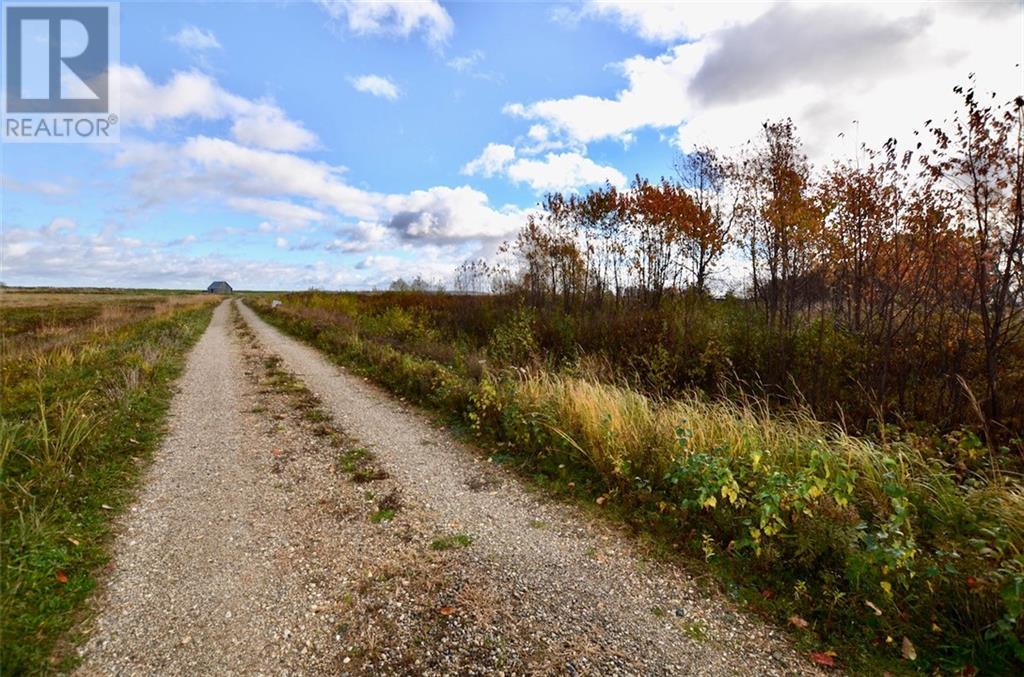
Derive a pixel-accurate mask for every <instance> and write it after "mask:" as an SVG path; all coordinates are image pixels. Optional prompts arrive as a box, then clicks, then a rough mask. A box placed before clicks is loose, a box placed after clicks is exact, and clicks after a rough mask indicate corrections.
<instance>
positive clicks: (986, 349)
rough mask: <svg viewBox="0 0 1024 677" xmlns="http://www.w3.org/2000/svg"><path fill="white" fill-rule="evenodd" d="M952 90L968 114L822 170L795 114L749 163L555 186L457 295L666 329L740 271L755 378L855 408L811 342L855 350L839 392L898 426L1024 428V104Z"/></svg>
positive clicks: (471, 268) (701, 160) (469, 271)
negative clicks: (491, 296) (903, 421)
mask: <svg viewBox="0 0 1024 677" xmlns="http://www.w3.org/2000/svg"><path fill="white" fill-rule="evenodd" d="M954 91H955V92H956V93H957V94H958V95H959V97H960V100H961V103H962V107H961V108H960V110H959V111H958V113H957V114H956V115H955V117H953V118H952V119H951V120H950V121H948V122H947V123H941V124H939V123H935V122H934V121H932V120H929V121H927V122H926V123H925V124H924V125H923V127H922V129H921V130H919V131H916V132H914V135H915V136H914V139H913V140H912V141H911V144H910V147H908V148H906V149H905V150H904V149H903V146H901V145H900V144H899V142H898V141H897V139H895V138H891V139H889V140H888V141H887V142H886V143H885V144H883V145H882V147H881V148H875V149H872V148H867V147H864V146H862V147H861V149H860V153H859V155H858V158H857V159H849V160H841V161H836V162H833V163H832V164H831V165H829V166H827V167H824V168H822V169H820V170H815V169H814V168H813V167H812V166H811V164H810V162H809V161H808V158H807V156H806V155H805V154H804V152H803V145H802V142H801V140H800V138H799V136H798V134H797V130H796V128H795V126H794V124H793V123H792V121H791V120H780V121H774V122H766V123H764V124H763V125H762V127H761V129H760V132H759V134H758V136H757V138H756V139H755V140H752V141H751V142H748V144H746V145H745V146H744V147H743V148H742V149H740V150H739V151H738V152H736V153H734V154H733V155H731V156H725V155H724V154H722V153H720V152H718V151H716V150H715V149H712V148H700V149H697V150H695V151H694V152H691V153H689V154H686V155H685V156H682V157H681V158H680V159H679V160H677V162H676V166H675V173H674V176H672V177H667V178H661V179H660V180H657V181H652V180H648V179H646V178H643V177H641V176H639V175H638V176H636V177H634V178H633V180H632V181H631V183H630V185H629V186H628V187H626V188H624V189H618V188H616V187H614V186H611V185H605V186H603V187H600V188H597V189H594V190H590V191H588V192H584V193H580V194H564V193H553V194H549V195H547V196H546V197H545V199H544V201H543V203H542V204H541V209H540V210H539V211H538V212H537V213H536V214H534V215H532V216H530V217H529V219H528V221H527V223H526V224H525V226H524V227H523V228H522V230H521V231H520V232H519V233H518V236H517V237H516V238H515V239H514V240H513V241H511V242H508V243H506V244H505V245H504V247H503V248H502V252H503V253H504V254H505V255H506V256H504V257H503V258H501V259H499V262H498V263H487V262H485V261H483V260H480V261H470V262H467V263H466V264H464V265H463V266H462V267H461V268H460V269H459V271H458V274H457V276H456V288H457V289H461V290H472V291H480V290H482V289H483V288H484V287H485V286H490V287H491V288H492V289H493V290H494V291H497V292H500V293H502V294H507V295H513V296H516V297H518V298H520V299H521V300H522V301H523V302H524V303H526V304H529V305H530V306H532V307H534V308H536V309H539V310H546V311H547V312H553V311H554V310H556V309H557V312H559V313H561V314H564V315H565V316H567V317H575V318H584V317H587V316H590V317H593V316H594V315H595V314H597V315H607V316H615V315H623V314H625V315H629V314H632V315H633V316H634V317H636V318H644V321H649V322H653V323H654V324H652V326H653V327H655V329H656V331H655V332H654V333H658V332H659V331H661V332H662V333H664V331H663V329H657V328H658V326H659V325H658V322H661V326H662V328H663V327H664V325H665V324H666V322H667V321H668V320H667V315H668V314H676V315H678V314H680V313H682V314H683V315H684V316H685V317H686V318H691V319H692V318H696V317H698V315H699V313H698V312H697V311H694V310H693V308H695V307H700V308H701V309H702V311H701V312H704V313H713V311H712V310H709V308H710V307H711V306H712V305H713V304H714V303H715V302H716V301H715V300H714V299H712V298H711V291H712V290H713V289H714V288H715V281H716V280H720V279H721V278H722V277H723V276H725V273H726V271H725V270H724V269H725V268H727V267H728V268H729V269H730V270H731V271H732V272H731V274H732V275H733V276H735V274H736V272H737V271H742V273H743V275H742V276H743V278H744V280H745V283H744V287H743V288H742V290H741V292H740V300H741V301H742V302H743V304H744V308H745V309H746V310H745V313H746V315H745V316H744V322H746V323H747V324H748V325H749V328H750V329H751V330H752V331H756V333H757V335H758V337H759V340H760V343H759V345H758V350H759V351H761V359H759V360H758V361H756V362H755V363H753V364H752V367H751V368H752V370H753V371H754V372H756V373H747V374H740V376H741V377H743V378H751V377H756V378H757V379H759V380H760V381H762V382H764V383H767V384H769V385H774V386H777V387H779V388H781V389H782V390H786V391H787V392H788V393H789V394H790V395H793V394H794V392H795V391H799V392H800V393H801V396H808V394H810V396H811V397H812V398H813V399H814V400H815V402H816V403H817V404H826V405H828V404H832V405H836V406H840V405H837V404H836V403H837V402H839V399H837V398H832V397H831V395H834V390H835V384H836V378H835V374H826V372H825V371H824V370H825V369H826V368H827V367H828V366H829V365H825V364H821V363H820V360H819V364H818V365H816V367H815V369H816V370H817V373H818V376H815V375H814V373H811V372H814V371H815V370H814V369H808V368H807V353H808V352H813V351H817V355H818V357H819V358H820V359H821V360H827V359H828V358H829V356H832V355H836V354H837V351H838V354H840V358H839V360H838V361H839V362H840V363H841V364H835V365H832V366H834V367H835V368H837V369H842V370H844V374H843V375H842V378H841V379H840V380H841V381H842V383H841V384H839V385H840V386H841V387H844V388H848V389H849V388H855V389H857V390H858V391H859V392H860V393H861V397H862V399H863V400H864V401H865V402H869V403H870V404H871V406H872V407H873V408H874V411H873V414H875V415H876V417H877V418H878V419H880V420H882V421H884V420H886V419H888V418H891V417H892V416H902V415H908V414H909V415H917V416H923V417H924V418H927V419H930V420H933V421H936V422H942V423H946V424H949V423H963V422H964V421H965V420H967V419H970V418H971V417H974V418H975V420H976V421H980V422H981V423H982V425H983V427H984V432H985V434H986V435H987V437H988V438H989V440H994V439H998V438H1007V437H1020V436H1021V432H1022V431H1021V427H1020V426H1021V424H1022V422H1024V420H1022V418H1024V417H1022V414H1021V413H1020V412H1019V411H1018V409H1019V408H1020V407H1021V406H1024V401H1022V400H1021V398H1020V396H1019V392H1020V390H1021V389H1022V388H1024V374H1022V372H1024V347H1022V332H1024V320H1022V318H1024V209H1022V204H1024V98H1022V97H1020V96H1018V97H1016V98H1014V99H1012V100H1010V101H1006V102H1000V101H998V100H997V98H996V96H995V95H994V94H990V95H985V96H984V97H983V96H982V95H979V94H978V93H976V92H975V90H974V88H973V84H972V83H969V85H968V86H967V87H957V88H955V90H954ZM681 309H682V310H681ZM652 318H653V319H652ZM673 321H674V322H678V320H673ZM687 321H689V320H687ZM693 321H695V322H696V321H699V319H695V320H693ZM684 324H685V322H684ZM680 331H682V332H683V333H686V332H687V331H688V330H687V327H686V326H683V327H682V328H681V329H680ZM691 333H692V332H691ZM718 340H720V341H725V342H726V343H728V338H727V337H724V335H719V336H718ZM816 342H817V345H816ZM705 347H706V346H705ZM728 347H729V346H726V351H725V352H726V353H728ZM734 347H735V346H734ZM739 357H740V358H742V356H739ZM733 362H742V359H737V360H733ZM801 365H804V366H803V367H801ZM801 369H802V371H801ZM804 372H807V373H804ZM797 376H799V378H797ZM825 381H828V382H829V383H832V384H833V385H832V386H829V385H828V384H825V383H824V382H825ZM791 386H792V387H791ZM831 413H833V414H834V413H836V412H831ZM839 413H840V414H841V413H842V412H839Z"/></svg>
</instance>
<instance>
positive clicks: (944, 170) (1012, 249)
mask: <svg viewBox="0 0 1024 677" xmlns="http://www.w3.org/2000/svg"><path fill="white" fill-rule="evenodd" d="M954 91H955V92H957V93H958V94H960V95H961V96H962V97H963V103H964V108H963V111H962V112H961V113H959V114H958V115H957V116H956V118H955V119H954V120H953V123H952V129H951V131H949V132H947V131H945V130H944V129H943V128H941V127H940V126H937V125H929V128H928V129H929V131H930V132H931V134H932V136H933V139H934V142H935V149H934V151H933V152H932V153H931V154H930V156H928V157H926V158H925V172H926V178H927V177H930V178H933V179H936V180H940V181H942V182H943V184H944V186H945V190H946V191H947V194H948V195H949V198H950V201H951V203H952V205H953V207H954V209H956V211H957V217H958V219H959V227H960V228H961V229H963V232H964V234H965V236H966V237H967V241H968V242H969V245H970V260H971V263H972V266H971V282H972V286H973V294H972V298H971V303H972V306H973V308H974V309H975V310H976V312H977V313H978V317H979V320H980V324H981V332H982V337H983V349H984V360H985V383H986V402H985V406H986V413H987V415H988V417H989V418H990V419H991V420H998V419H999V418H1000V416H1001V415H1002V406H1001V405H1002V402H1001V397H1000V389H999V379H1000V372H1001V358H1002V356H1003V353H1004V351H1005V350H1006V348H1007V346H1008V345H1010V343H1011V342H1013V341H1016V340H1019V339H1020V337H1021V332H1022V330H1024V326H1022V325H1024V323H1022V315H1024V304H1022V284H1021V283H1022V279H1021V278H1022V275H1024V273H1022V265H1024V264H1022V253H1024V97H1020V96H1018V97H1016V98H1015V99H1014V100H1013V101H1010V102H1007V103H1004V104H992V103H991V101H992V100H994V99H995V94H993V95H992V96H991V99H990V102H988V103H982V102H981V101H980V100H979V98H978V96H977V95H976V93H975V91H974V88H973V86H969V87H968V88H967V89H966V90H965V89H964V88H963V87H957V88H955V90H954Z"/></svg>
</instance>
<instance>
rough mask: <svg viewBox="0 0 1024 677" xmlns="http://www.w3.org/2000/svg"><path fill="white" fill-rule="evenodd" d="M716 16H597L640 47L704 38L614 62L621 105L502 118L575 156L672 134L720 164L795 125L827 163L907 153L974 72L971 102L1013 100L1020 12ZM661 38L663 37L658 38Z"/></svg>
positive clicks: (511, 109) (588, 104)
mask: <svg viewBox="0 0 1024 677" xmlns="http://www.w3.org/2000/svg"><path fill="white" fill-rule="evenodd" d="M721 6H722V7H723V8H726V9H723V10H722V11H723V12H725V13H724V14H722V15H721V16H719V15H717V14H711V15H708V16H709V17H710V18H708V20H707V23H706V24H705V25H701V26H697V25H696V24H695V25H694V26H692V27H691V26H688V25H687V24H685V23H683V24H673V25H675V28H671V30H670V29H669V28H668V26H669V25H670V24H671V22H670V21H669V20H668V18H666V17H665V16H661V14H662V13H673V12H675V11H676V10H674V9H669V8H667V7H662V6H660V5H659V6H653V5H643V6H642V7H645V8H647V9H632V8H633V6H632V5H614V6H613V5H609V6H608V8H607V9H596V10H594V11H598V12H599V13H605V14H608V13H613V14H615V16H617V17H619V18H620V19H621V20H622V21H623V23H624V24H625V25H627V26H631V27H632V28H633V29H634V30H637V31H638V32H640V34H641V35H644V36H647V37H652V38H653V37H657V36H658V35H660V36H661V37H662V38H665V39H668V38H669V37H681V36H694V35H696V36H701V35H703V37H701V38H700V39H698V40H696V41H692V42H687V43H686V44H679V45H676V46H674V47H671V48H669V49H668V50H667V51H666V52H665V53H663V54H662V55H660V56H657V57H646V56H635V57H632V58H630V59H627V60H625V61H624V62H622V63H621V64H620V68H621V71H622V73H623V76H624V79H625V87H624V88H623V89H622V90H621V91H619V92H618V93H617V94H616V95H615V96H612V97H602V96H592V95H587V94H580V95H577V96H573V97H569V98H563V99H548V100H541V101H536V102H532V103H514V104H511V105H508V106H506V108H505V112H506V113H508V114H510V115H513V116H517V117H522V118H525V119H528V120H530V121H532V122H533V123H534V124H543V125H545V126H546V127H548V128H549V130H550V131H551V132H552V133H553V134H556V135H559V136H560V137H561V138H565V139H567V140H568V141H569V142H570V143H575V144H586V143H589V142H595V141H599V140H604V139H618V140H621V141H627V142H628V141H629V140H630V139H631V138H632V137H633V136H634V135H635V134H636V133H637V132H638V131H640V130H643V129H656V130H672V131H673V132H674V134H673V137H674V138H675V140H676V143H677V145H678V146H679V147H680V148H682V149H684V150H685V149H688V148H690V147H692V146H693V145H696V144H710V145H714V146H718V147H720V148H722V149H723V150H727V151H728V150H729V149H731V148H733V147H735V146H737V145H739V144H741V143H743V142H744V141H745V140H746V139H748V138H750V137H751V136H753V135H755V134H756V133H757V131H758V129H759V128H760V123H761V122H763V121H764V120H766V119H777V118H782V117H791V118H793V120H794V122H795V123H796V124H797V127H798V129H799V132H800V134H801V135H802V136H803V137H804V139H805V141H806V142H807V150H808V152H809V154H810V155H811V156H812V158H813V159H815V160H817V161H822V160H825V159H827V158H831V157H835V156H848V155H850V154H852V153H854V152H856V150H857V147H858V143H859V142H866V143H868V144H869V145H874V146H878V145H880V144H881V143H883V142H884V141H885V140H886V139H887V138H889V137H890V136H895V137H896V138H897V139H898V140H901V141H903V144H904V145H903V147H908V146H910V143H909V142H910V140H911V132H912V130H913V129H915V128H916V127H919V126H920V125H921V123H922V122H923V121H924V120H926V119H930V118H937V119H942V118H944V117H946V116H947V115H948V114H950V113H951V112H952V110H953V108H954V107H955V106H956V101H955V99H954V97H953V96H952V95H951V89H952V87H953V85H955V84H959V83H962V82H963V81H964V80H965V79H966V77H967V74H968V73H970V72H976V73H978V81H977V86H976V89H978V90H979V91H988V90H994V91H997V92H999V94H1000V95H1001V96H1002V97H1003V98H1005V99H1008V98H1010V97H1012V96H1014V95H1016V94H1017V93H1019V90H1020V77H1021V75H1020V70H1019V68H1015V67H1014V64H1016V63H1019V61H1020V59H1019V55H1020V54H1021V52H1022V49H1024V44H1022V42H1024V37H1022V34H1021V32H1020V28H1019V26H1020V22H1021V20H1022V19H1024V17H1022V12H1024V7H1022V6H1021V5H1020V4H1019V3H1006V4H1001V5H994V4H986V5H982V4H980V3H975V4H971V3H962V4H955V3H949V4H935V3H890V4H879V3H874V4H869V5H839V4H832V3H822V4H809V3H801V4H780V5H778V6H774V7H773V6H766V5H764V6H758V9H757V10H756V11H755V10H754V9H753V8H752V7H751V8H746V9H744V8H743V7H737V6H736V5H735V4H734V3H723V4H722V5H721ZM637 7H641V6H640V5H637ZM684 7H685V5H684ZM700 14H701V12H700V11H696V10H695V11H694V12H693V16H694V17H697V16H699V15H700ZM679 16H681V17H684V18H685V17H686V16H688V15H687V14H686V13H685V12H684V13H683V14H680V15H679ZM630 17H632V18H630ZM659 17H660V18H659ZM723 17H724V18H723ZM658 26H665V27H666V28H665V29H664V32H663V33H662V34H658V33H657V32H656V31H655V28H656V27H658ZM809 27H813V28H814V29H813V30H809ZM854 120H856V121H858V122H857V123H856V125H854V124H853V123H852V121H854ZM840 132H844V133H845V136H843V137H839V136H838V135H839V133H840Z"/></svg>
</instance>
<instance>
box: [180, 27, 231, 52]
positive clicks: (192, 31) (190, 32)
mask: <svg viewBox="0 0 1024 677" xmlns="http://www.w3.org/2000/svg"><path fill="white" fill-rule="evenodd" d="M170 40H171V42H173V43H174V44H176V45H178V46H179V47H181V48H182V49H186V50H190V51H200V52H201V51H206V50H210V49H220V42H218V41H217V36H216V35H214V34H213V32H211V31H208V30H203V29H202V28H197V27H196V26H192V25H188V26H185V27H184V28H182V29H181V30H180V31H178V32H177V33H175V34H174V35H172V36H171V38H170Z"/></svg>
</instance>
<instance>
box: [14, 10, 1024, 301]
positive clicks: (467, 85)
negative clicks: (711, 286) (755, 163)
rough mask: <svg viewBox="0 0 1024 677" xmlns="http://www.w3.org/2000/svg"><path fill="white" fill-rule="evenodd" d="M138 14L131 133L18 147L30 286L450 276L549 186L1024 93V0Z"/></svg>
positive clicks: (124, 60)
mask: <svg viewBox="0 0 1024 677" xmlns="http://www.w3.org/2000/svg"><path fill="white" fill-rule="evenodd" d="M120 24H121V28H120V56H121V58H120V65H119V66H118V67H116V75H117V80H119V91H120V93H121V111H122V115H121V117H122V122H123V124H122V128H121V140H120V142H119V143H116V144H109V145H108V144H103V145H100V144H96V145H88V144H4V145H3V146H2V152H3V158H2V167H0V172H2V175H3V181H4V184H3V262H2V266H3V270H2V271H0V279H2V280H3V281H4V282H6V283H8V284H26V285H29V284H31V285H89V286H92V285H96V286H153V287H179V288H189V287H197V288H202V287H205V285H206V284H207V283H208V282H209V280H210V279H214V278H217V279H227V280H229V281H231V282H232V283H233V284H235V285H236V287H239V288H259V289H303V288H307V287H310V286H319V287H324V288H330V289H336V288H353V289H356V288H371V287H374V286H378V287H379V286H386V285H387V284H388V282H389V281H390V280H392V279H394V278H396V277H398V276H405V277H411V276H413V275H416V274H422V275H423V276H424V277H427V278H429V279H436V280H439V281H445V280H447V279H448V278H449V277H450V275H451V272H452V270H453V269H454V268H455V266H457V265H458V264H459V263H460V262H461V261H463V260H465V259H467V258H472V257H478V256H484V257H488V256H491V255H493V253H494V252H495V250H496V248H497V246H498V245H499V244H500V243H501V242H502V241H503V240H505V239H507V238H509V237H513V236H514V233H515V230H516V229H517V228H518V227H519V226H520V225H521V224H522V223H523V222H524V221H525V219H526V217H527V215H528V213H529V211H530V210H531V209H533V208H534V207H535V205H536V204H537V202H538V200H539V199H540V198H541V197H542V195H543V194H544V192H546V191H549V190H569V191H572V190H585V189H586V187H587V186H588V185H592V184H594V183H600V182H603V181H605V180H609V181H611V182H613V183H619V184H621V183H623V182H624V181H626V180H627V177H629V176H632V175H633V174H635V173H640V174H643V175H647V176H652V177H656V176H658V175H661V174H668V173H671V171H672V162H673V158H674V157H675V156H676V155H677V154H679V153H681V152H685V151H686V150H688V149H689V148H692V147H693V146H694V145H700V144H711V145H714V146H716V147H719V148H721V149H723V150H724V151H726V152H728V151H730V150H733V149H735V148H737V147H738V146H739V145H741V144H742V143H743V142H744V141H745V140H746V139H747V138H750V137H751V136H753V135H754V134H756V132H757V130H758V128H759V126H760V122H761V121H763V120H765V119H768V118H777V117H781V116H791V117H793V118H794V120H795V121H796V123H797V125H798V128H799V130H800V132H801V134H802V135H803V137H804V139H805V142H806V143H807V150H808V153H809V155H810V156H811V158H812V160H813V161H814V162H815V163H816V164H817V165H819V166H821V165H823V164H825V163H826V162H828V161H829V160H830V159H831V158H835V157H840V156H843V155H844V154H850V153H852V152H855V148H856V143H855V142H853V141H851V139H855V138H856V139H859V140H862V141H866V142H869V143H874V144H878V143H880V142H882V141H884V140H885V139H886V138H888V136H891V135H896V136H897V137H899V135H900V134H903V135H905V136H909V134H910V131H911V129H912V128H913V127H914V126H915V125H920V123H921V121H923V120H924V119H927V118H932V117H943V116H945V115H946V114H948V112H950V110H951V108H952V106H953V104H954V99H953V97H952V95H951V93H950V89H951V87H952V85H954V84H956V83H958V82H962V81H963V80H964V78H965V77H966V75H967V73H969V72H972V71H976V72H978V74H979V85H980V87H981V88H983V89H984V88H989V89H995V90H996V91H998V92H999V93H1000V94H1001V95H1005V98H1010V97H1012V96H1013V95H1016V94H1017V93H1019V92H1020V90H1021V89H1022V87H1021V74H1020V70H1019V69H1018V68H1015V64H1017V63H1019V62H1020V61H1021V60H1022V56H1024V55H1022V54H1021V51H1022V45H1021V40H1022V38H1021V5H1020V4H1019V3H1016V2H1009V3H961V4H952V3H946V4H943V5H937V4H914V3H900V4H899V5H886V4H881V3H874V4H847V5H843V4H838V3H801V4H799V5H778V4H774V3H767V2H766V3H761V2H757V3H755V2H750V3H733V4H728V3H718V4H701V3H685V4H680V3H675V4H667V3H659V4H655V3H649V4H641V3H627V2H623V3H616V2H609V3H602V4H590V3H570V4H557V3H443V4H439V3H436V2H432V1H425V2H407V3H388V2H383V3H373V4H366V3H350V2H280V3H270V2H266V3H262V2H259V3H258V2H249V3H235V2H203V3H198V2H196V3H192V2H174V3H150V2H145V3H143V2H123V3H121V11H120ZM853 120H857V123H856V125H853ZM839 132H843V133H844V136H842V137H840V136H838V134H839Z"/></svg>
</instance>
